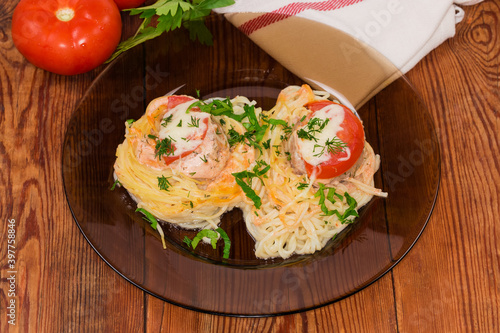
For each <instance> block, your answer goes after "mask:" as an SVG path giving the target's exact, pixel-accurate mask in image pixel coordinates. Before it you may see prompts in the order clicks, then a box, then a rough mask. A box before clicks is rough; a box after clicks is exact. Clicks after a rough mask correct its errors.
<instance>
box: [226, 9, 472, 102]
mask: <svg viewBox="0 0 500 333" xmlns="http://www.w3.org/2000/svg"><path fill="white" fill-rule="evenodd" d="M480 1H481V0H468V1H465V0H462V1H460V0H455V1H453V0H419V1H415V0H309V1H303V0H295V1H286V0H236V3H235V4H234V5H232V6H229V7H225V8H220V9H218V10H217V12H218V13H221V14H225V16H226V18H227V19H228V20H229V21H230V22H232V23H233V24H234V25H235V26H237V27H238V28H239V29H240V30H241V31H242V32H244V33H245V34H247V35H248V37H249V38H251V39H252V40H253V41H254V42H255V43H257V44H258V45H259V46H261V47H262V49H264V50H265V51H266V52H267V53H268V54H270V55H271V56H273V57H274V58H275V59H276V60H278V61H279V62H281V63H282V64H283V65H284V66H285V67H287V68H288V69H289V70H290V71H292V72H294V73H295V74H297V75H298V76H300V77H302V78H303V79H305V80H306V81H308V82H309V83H312V84H315V83H322V85H323V86H322V87H321V88H323V89H325V88H326V87H324V85H325V83H326V86H328V87H331V88H334V87H333V86H332V85H340V87H339V86H337V88H340V89H338V90H340V92H341V93H343V94H344V95H346V97H347V98H348V99H349V100H351V102H352V103H353V104H354V105H359V104H362V103H363V102H364V101H366V100H367V99H368V98H370V97H371V96H373V94H375V93H376V92H378V91H379V90H380V89H382V88H383V87H385V86H386V85H387V84H389V83H390V82H392V81H393V80H394V79H395V78H397V77H398V76H399V75H400V74H401V73H406V72H407V71H408V70H410V69H411V68H412V67H413V66H415V64H416V63H417V62H419V61H420V60H421V59H422V58H423V57H424V56H425V55H426V54H428V53H429V52H430V51H431V50H433V49H434V48H435V47H437V46H438V45H440V44H441V43H442V42H443V41H445V40H446V39H448V38H450V37H453V36H454V34H455V25H456V24H457V23H458V22H459V21H461V20H462V18H463V11H462V10H461V9H460V7H458V6H457V4H460V5H469V4H475V3H478V2H480ZM378 53H379V54H378ZM380 54H381V55H382V56H383V57H381V56H380ZM382 58H386V59H387V60H388V62H386V61H385V60H384V59H382ZM392 65H393V66H392ZM376 67H380V68H376ZM367 71H368V72H370V73H369V74H367ZM371 72H375V73H371ZM344 75H348V76H351V75H352V76H353V77H352V78H351V79H350V80H348V81H350V82H347V83H346V82H341V81H342V77H343V76H344ZM359 80H363V81H365V80H367V82H364V83H363V84H361V86H359V82H360V81H359ZM319 85H320V86H321V84H319Z"/></svg>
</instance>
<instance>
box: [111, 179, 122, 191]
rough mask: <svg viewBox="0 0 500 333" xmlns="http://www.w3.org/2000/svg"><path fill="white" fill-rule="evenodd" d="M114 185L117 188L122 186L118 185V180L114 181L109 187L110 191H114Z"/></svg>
mask: <svg viewBox="0 0 500 333" xmlns="http://www.w3.org/2000/svg"><path fill="white" fill-rule="evenodd" d="M116 185H118V186H122V183H120V181H119V180H118V178H117V179H116V180H115V182H114V183H113V185H111V187H110V188H109V189H110V190H111V191H114V190H115V187H116Z"/></svg>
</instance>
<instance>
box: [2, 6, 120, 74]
mask: <svg viewBox="0 0 500 333" xmlns="http://www.w3.org/2000/svg"><path fill="white" fill-rule="evenodd" d="M121 29H122V22H121V16H120V11H119V9H118V7H117V6H116V4H115V3H114V1H113V0H41V1H40V0H21V1H20V2H19V4H18V5H17V7H16V8H15V10H14V14H13V16H12V38H13V40H14V44H15V46H16V48H17V49H18V50H19V52H21V54H22V55H23V56H24V57H25V58H26V59H28V61H29V62H31V63H32V64H33V65H35V66H37V67H40V68H42V69H45V70H47V71H50V72H53V73H56V74H62V75H74V74H80V73H84V72H88V71H90V70H92V69H94V68H96V67H97V66H99V65H101V64H102V63H103V62H104V61H106V60H107V59H108V58H109V57H110V56H111V54H112V53H113V51H114V50H115V49H116V46H117V45H118V43H119V42H120V38H121Z"/></svg>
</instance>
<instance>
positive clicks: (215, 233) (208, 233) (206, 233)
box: [183, 228, 231, 259]
mask: <svg viewBox="0 0 500 333" xmlns="http://www.w3.org/2000/svg"><path fill="white" fill-rule="evenodd" d="M204 237H207V238H208V239H210V244H211V245H212V248H213V249H214V250H215V249H216V248H217V241H218V240H219V237H220V238H221V239H222V240H223V241H224V249H223V250H222V251H223V255H222V257H223V258H224V259H228V258H229V253H230V250H231V240H230V239H229V237H228V235H227V233H226V232H225V231H224V230H223V229H222V228H217V229H215V230H210V229H203V230H201V231H200V232H198V233H197V234H196V236H194V238H193V239H192V240H191V239H190V238H189V237H187V236H184V240H183V242H184V243H186V244H187V246H188V247H192V248H193V250H195V249H196V247H197V246H198V243H200V241H201V240H202V239H203V238H204Z"/></svg>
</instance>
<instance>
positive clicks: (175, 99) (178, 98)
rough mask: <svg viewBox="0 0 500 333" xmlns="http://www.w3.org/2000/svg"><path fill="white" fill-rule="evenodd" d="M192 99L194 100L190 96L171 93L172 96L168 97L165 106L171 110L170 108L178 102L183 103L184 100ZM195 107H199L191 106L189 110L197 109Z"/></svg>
mask: <svg viewBox="0 0 500 333" xmlns="http://www.w3.org/2000/svg"><path fill="white" fill-rule="evenodd" d="M192 100H194V98H193V97H191V96H185V95H172V96H169V97H168V102H167V103H168V104H167V108H168V110H171V109H173V108H175V107H176V106H177V105H179V104H183V103H186V102H189V101H192ZM196 109H198V110H199V108H192V109H191V110H192V111H197V110H196Z"/></svg>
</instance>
